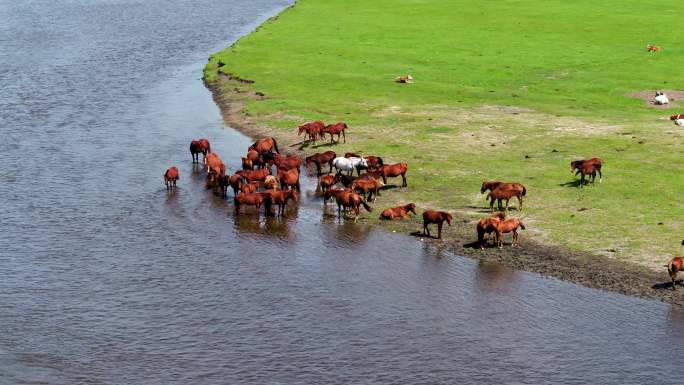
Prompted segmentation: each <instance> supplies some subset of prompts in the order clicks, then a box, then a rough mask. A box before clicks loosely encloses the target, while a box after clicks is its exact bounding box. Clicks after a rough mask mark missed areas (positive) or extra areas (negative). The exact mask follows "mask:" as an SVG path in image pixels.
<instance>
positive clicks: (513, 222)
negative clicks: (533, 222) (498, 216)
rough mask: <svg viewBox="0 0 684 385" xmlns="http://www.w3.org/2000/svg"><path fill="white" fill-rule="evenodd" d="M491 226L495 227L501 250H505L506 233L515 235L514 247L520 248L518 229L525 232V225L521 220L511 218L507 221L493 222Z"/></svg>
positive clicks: (497, 242) (497, 241)
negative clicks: (504, 238) (504, 237)
mask: <svg viewBox="0 0 684 385" xmlns="http://www.w3.org/2000/svg"><path fill="white" fill-rule="evenodd" d="M491 225H492V226H493V227H494V232H495V233H496V244H497V245H498V246H499V248H503V235H504V234H505V233H511V232H512V233H513V246H519V245H520V243H519V242H518V227H520V228H521V229H522V230H525V225H524V224H523V223H522V220H520V219H519V218H511V219H506V220H503V221H502V220H497V221H492V222H491Z"/></svg>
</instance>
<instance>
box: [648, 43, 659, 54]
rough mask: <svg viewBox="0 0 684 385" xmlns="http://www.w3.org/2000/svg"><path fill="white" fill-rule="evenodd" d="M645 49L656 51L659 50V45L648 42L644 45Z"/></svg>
mask: <svg viewBox="0 0 684 385" xmlns="http://www.w3.org/2000/svg"><path fill="white" fill-rule="evenodd" d="M646 51H648V52H658V51H660V47H659V46H657V45H653V44H649V45H647V46H646Z"/></svg>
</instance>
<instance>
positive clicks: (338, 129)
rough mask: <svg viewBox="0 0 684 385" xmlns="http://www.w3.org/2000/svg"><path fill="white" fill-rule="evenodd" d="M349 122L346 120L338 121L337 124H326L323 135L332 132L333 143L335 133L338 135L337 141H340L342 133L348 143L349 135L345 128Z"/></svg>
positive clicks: (331, 140) (331, 139) (331, 141)
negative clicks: (345, 121)
mask: <svg viewBox="0 0 684 385" xmlns="http://www.w3.org/2000/svg"><path fill="white" fill-rule="evenodd" d="M347 128H348V127H347V124H346V123H344V122H337V123H335V124H330V125H328V126H325V127H324V128H323V131H322V132H323V135H325V134H330V143H333V135H337V143H339V142H340V135H342V137H343V138H344V143H347V135H346V134H345V133H344V130H346V129H347Z"/></svg>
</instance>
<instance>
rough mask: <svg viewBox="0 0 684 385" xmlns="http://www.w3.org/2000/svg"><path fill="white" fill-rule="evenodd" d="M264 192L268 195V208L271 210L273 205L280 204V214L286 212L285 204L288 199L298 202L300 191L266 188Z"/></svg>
mask: <svg viewBox="0 0 684 385" xmlns="http://www.w3.org/2000/svg"><path fill="white" fill-rule="evenodd" d="M264 194H266V195H268V205H267V210H268V211H269V212H270V206H271V205H278V212H277V215H278V216H283V215H284V214H285V206H286V205H287V202H288V201H290V200H291V201H293V202H294V203H297V201H298V200H299V193H298V192H296V191H294V190H280V191H279V190H266V191H264Z"/></svg>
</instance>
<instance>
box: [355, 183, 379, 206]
mask: <svg viewBox="0 0 684 385" xmlns="http://www.w3.org/2000/svg"><path fill="white" fill-rule="evenodd" d="M384 185H385V184H384V183H382V182H378V181H377V180H375V179H361V178H357V179H356V180H355V181H354V182H352V184H351V188H352V190H354V191H356V190H361V191H363V194H362V196H363V199H364V200H365V201H369V200H370V199H371V197H373V198H374V199H373V202H375V199H377V197H378V195H380V187H383V186H384ZM366 194H368V198H366ZM373 195H375V196H373Z"/></svg>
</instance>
